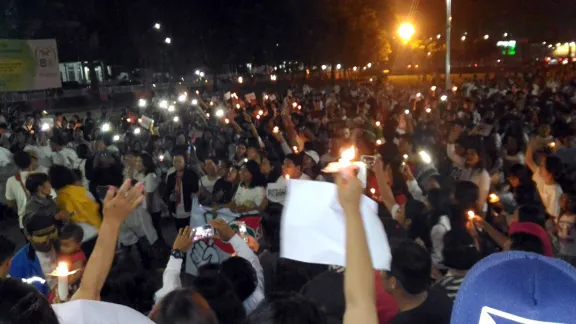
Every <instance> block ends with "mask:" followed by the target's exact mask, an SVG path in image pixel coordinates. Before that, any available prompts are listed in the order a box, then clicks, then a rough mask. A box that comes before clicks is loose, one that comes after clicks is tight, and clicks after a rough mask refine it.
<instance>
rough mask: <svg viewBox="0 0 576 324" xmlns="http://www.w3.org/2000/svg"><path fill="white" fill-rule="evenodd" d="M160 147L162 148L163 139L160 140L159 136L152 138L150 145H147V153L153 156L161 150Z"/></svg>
mask: <svg viewBox="0 0 576 324" xmlns="http://www.w3.org/2000/svg"><path fill="white" fill-rule="evenodd" d="M160 147H162V138H160V136H158V135H152V136H150V139H149V140H148V144H147V145H146V151H147V152H148V153H150V154H152V153H153V152H155V151H157V150H158V149H160Z"/></svg>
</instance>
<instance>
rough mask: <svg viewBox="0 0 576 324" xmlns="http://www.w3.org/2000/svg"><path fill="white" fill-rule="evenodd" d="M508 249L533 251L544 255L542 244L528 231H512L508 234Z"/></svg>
mask: <svg viewBox="0 0 576 324" xmlns="http://www.w3.org/2000/svg"><path fill="white" fill-rule="evenodd" d="M510 240H511V244H510V250H513V251H526V252H534V253H538V254H541V255H544V244H542V241H541V240H540V239H539V238H538V237H537V236H535V235H532V234H528V233H514V234H512V235H510Z"/></svg>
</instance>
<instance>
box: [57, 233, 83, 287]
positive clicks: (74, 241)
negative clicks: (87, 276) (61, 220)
mask: <svg viewBox="0 0 576 324" xmlns="http://www.w3.org/2000/svg"><path fill="white" fill-rule="evenodd" d="M83 237H84V231H82V228H81V227H80V226H78V225H76V224H74V223H69V224H66V225H65V226H64V227H62V230H61V231H60V236H59V238H60V251H59V254H58V261H59V262H66V263H67V264H68V269H69V270H70V271H74V270H78V271H76V272H75V273H74V274H72V275H70V277H69V278H68V284H69V285H70V296H72V294H74V292H75V291H76V290H77V289H78V287H79V285H80V279H81V278H82V274H83V271H84V267H85V266H86V262H87V260H86V255H85V254H84V252H83V251H82V249H81V244H82V239H83Z"/></svg>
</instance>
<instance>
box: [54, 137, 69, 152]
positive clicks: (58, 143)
mask: <svg viewBox="0 0 576 324" xmlns="http://www.w3.org/2000/svg"><path fill="white" fill-rule="evenodd" d="M64 146H66V140H64V136H58V135H52V137H50V148H51V149H52V151H54V152H59V151H60V150H62V148H63V147H64Z"/></svg>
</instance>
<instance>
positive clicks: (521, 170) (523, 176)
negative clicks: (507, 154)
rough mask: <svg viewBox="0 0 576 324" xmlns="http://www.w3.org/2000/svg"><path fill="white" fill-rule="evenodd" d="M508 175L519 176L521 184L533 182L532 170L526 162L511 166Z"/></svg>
mask: <svg viewBox="0 0 576 324" xmlns="http://www.w3.org/2000/svg"><path fill="white" fill-rule="evenodd" d="M508 176H510V177H516V178H518V180H519V181H520V185H527V184H532V172H531V171H530V169H529V168H528V167H526V166H525V165H524V164H514V165H513V166H511V167H510V171H509V173H508Z"/></svg>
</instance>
